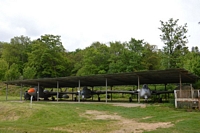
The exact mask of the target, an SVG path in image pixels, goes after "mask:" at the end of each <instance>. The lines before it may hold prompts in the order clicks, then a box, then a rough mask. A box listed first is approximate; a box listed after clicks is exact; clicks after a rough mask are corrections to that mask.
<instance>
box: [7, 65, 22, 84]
mask: <svg viewBox="0 0 200 133" xmlns="http://www.w3.org/2000/svg"><path fill="white" fill-rule="evenodd" d="M20 76H21V74H20V72H19V67H18V65H17V64H15V63H13V64H12V65H11V66H10V69H9V70H8V71H6V73H5V79H6V80H8V81H9V80H17V79H19V78H20Z"/></svg>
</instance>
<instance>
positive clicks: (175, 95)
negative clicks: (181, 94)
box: [174, 90, 177, 108]
mask: <svg viewBox="0 0 200 133" xmlns="http://www.w3.org/2000/svg"><path fill="white" fill-rule="evenodd" d="M174 97H175V108H177V92H176V90H174Z"/></svg>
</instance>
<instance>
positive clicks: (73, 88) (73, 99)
mask: <svg viewBox="0 0 200 133" xmlns="http://www.w3.org/2000/svg"><path fill="white" fill-rule="evenodd" d="M72 92H74V88H72ZM73 100H74V94H72V101H73Z"/></svg>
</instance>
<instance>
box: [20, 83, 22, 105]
mask: <svg viewBox="0 0 200 133" xmlns="http://www.w3.org/2000/svg"><path fill="white" fill-rule="evenodd" d="M20 101H22V84H21V88H20Z"/></svg>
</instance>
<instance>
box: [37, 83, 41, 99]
mask: <svg viewBox="0 0 200 133" xmlns="http://www.w3.org/2000/svg"><path fill="white" fill-rule="evenodd" d="M39 96H40V83H39V82H38V89H37V101H39Z"/></svg>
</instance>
